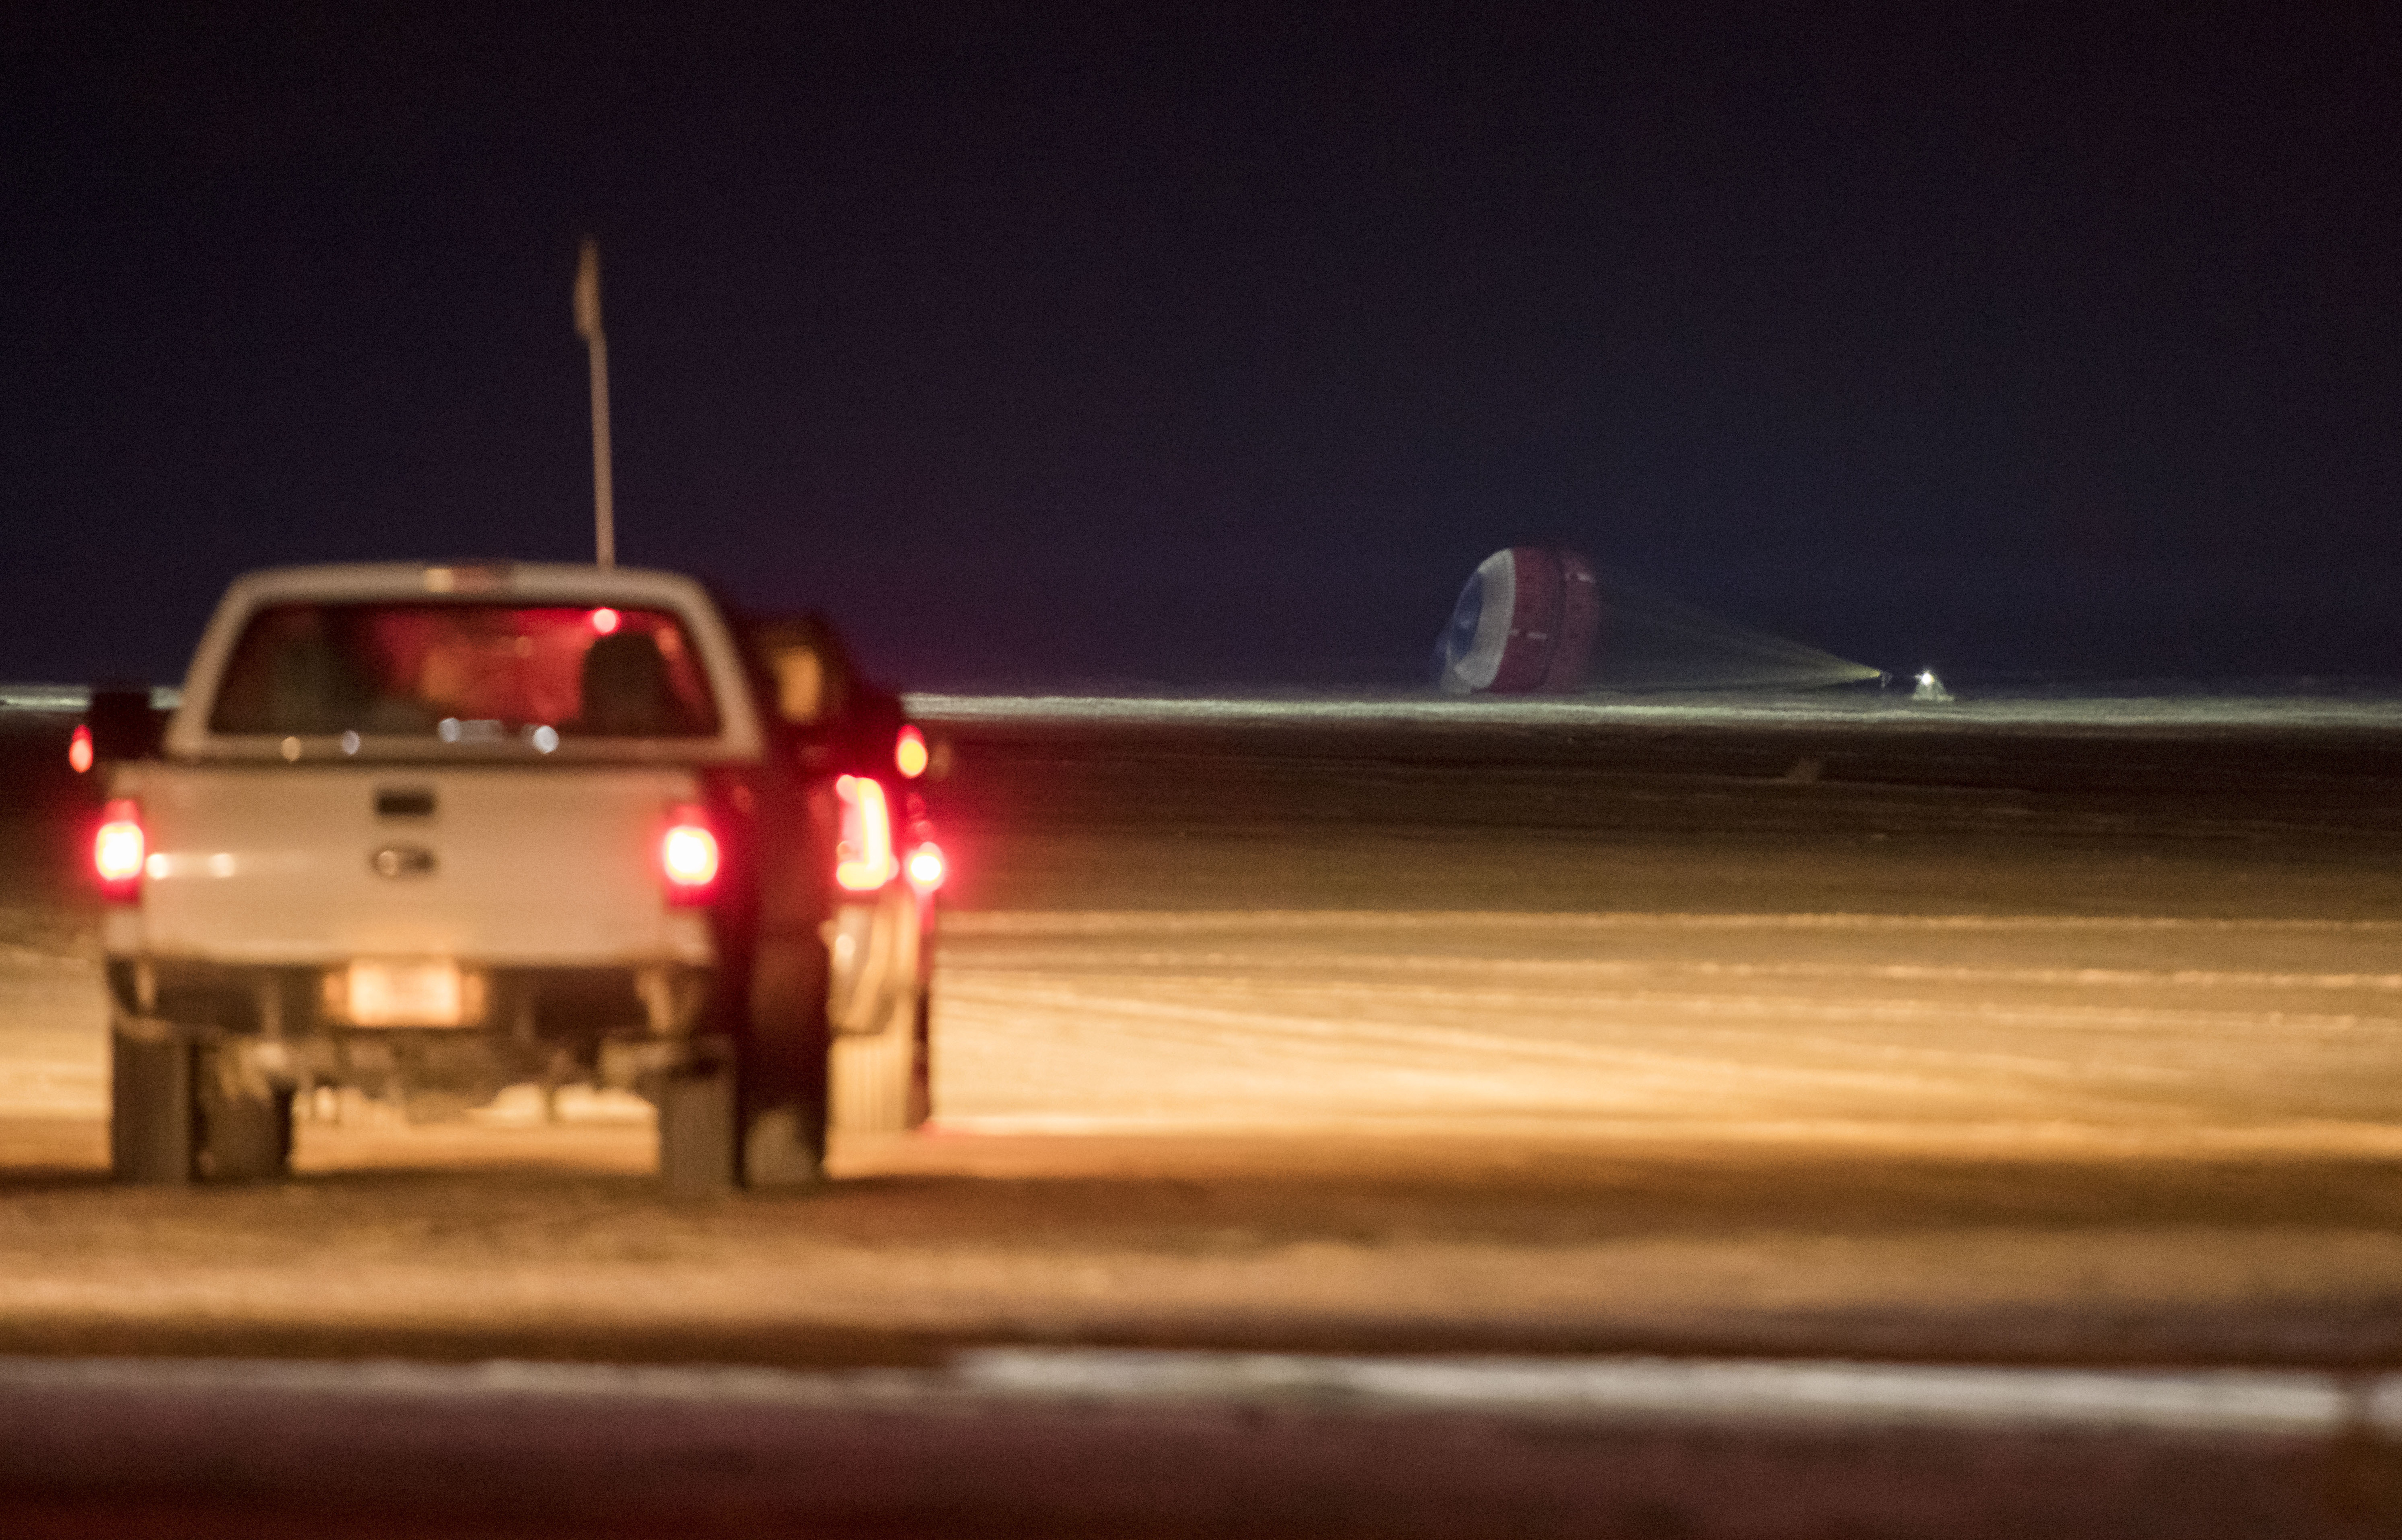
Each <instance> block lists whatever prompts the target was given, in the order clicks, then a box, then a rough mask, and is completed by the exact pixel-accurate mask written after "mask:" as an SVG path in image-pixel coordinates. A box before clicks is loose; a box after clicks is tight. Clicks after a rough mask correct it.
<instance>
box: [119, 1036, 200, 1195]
mask: <svg viewBox="0 0 2402 1540" xmlns="http://www.w3.org/2000/svg"><path fill="white" fill-rule="evenodd" d="M108 1037H109V1071H110V1073H109V1080H108V1167H109V1172H110V1174H111V1175H112V1176H115V1177H116V1178H117V1180H118V1181H120V1182H134V1183H145V1184H163V1185H171V1186H180V1185H182V1184H184V1183H186V1182H188V1181H190V1180H191V1179H192V1178H193V1176H195V1175H197V1172H196V1169H195V1162H194V1159H193V1157H194V1155H195V1154H196V1152H197V1151H196V1149H195V1145H196V1142H197V1141H196V1139H195V1137H194V1135H195V1134H196V1132H197V1126H196V1125H197V1123H198V1119H197V1118H196V1116H195V1111H196V1108H195V1107H194V1105H193V1104H194V1100H195V1098H194V1093H193V1080H194V1075H193V1067H194V1066H193V1060H194V1057H195V1050H194V1048H193V1046H192V1043H191V1042H190V1040H189V1039H187V1038H182V1037H178V1036H172V1035H171V1036H165V1037H158V1038H152V1037H137V1036H133V1035H131V1034H129V1033H126V1032H123V1031H113V1032H111V1033H110V1034H109V1035H108Z"/></svg>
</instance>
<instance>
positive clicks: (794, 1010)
mask: <svg viewBox="0 0 2402 1540" xmlns="http://www.w3.org/2000/svg"><path fill="white" fill-rule="evenodd" d="M826 977H827V965H826V949H825V942H823V941H822V940H821V939H820V938H819V937H818V936H816V935H814V934H802V935H794V936H767V937H763V938H762V939H761V941H760V942H759V946H758V950H757V952H756V953H755V955H754V956H753V958H752V969H751V989H750V1011H749V1020H748V1022H746V1023H745V1025H746V1027H747V1028H748V1030H746V1031H745V1032H744V1033H743V1034H742V1035H741V1037H740V1038H739V1039H738V1048H739V1052H738V1055H737V1061H736V1062H737V1065H738V1066H739V1071H738V1074H737V1076H736V1091H737V1097H736V1100H737V1104H738V1106H739V1108H740V1111H741V1140H742V1159H741V1169H742V1185H743V1186H745V1187H749V1188H772V1187H802V1186H807V1185H808V1184H809V1183H812V1182H815V1181H817V1180H819V1179H820V1178H821V1176H824V1174H825V1152H826V1123H827V1114H828V1112H829V1110H830V1107H829V1102H830V1092H831V1087H830V1086H829V1084H828V1079H829V1072H830V1067H831V1066H830V1065H829V1063H828V1061H829V1059H830V1058H831V1056H832V1047H833V1045H832V1042H831V1040H830V1039H831V1038H832V1033H831V1031H830V1029H829V1028H828V1026H827V1024H826Z"/></svg>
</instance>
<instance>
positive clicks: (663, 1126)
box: [659, 1065, 742, 1197]
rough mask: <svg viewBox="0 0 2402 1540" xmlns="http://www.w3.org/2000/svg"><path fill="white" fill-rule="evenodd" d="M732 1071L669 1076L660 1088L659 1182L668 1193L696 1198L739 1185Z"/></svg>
mask: <svg viewBox="0 0 2402 1540" xmlns="http://www.w3.org/2000/svg"><path fill="white" fill-rule="evenodd" d="M734 1121H735V1088H734V1071H733V1068H732V1066H725V1065H714V1066H695V1067H692V1068H685V1069H678V1070H674V1071H671V1072H670V1073H669V1074H668V1075H667V1076H666V1077H665V1078H664V1079H662V1080H661V1081H660V1084H659V1177H660V1179H661V1180H662V1181H663V1182H665V1184H666V1185H667V1189H668V1190H669V1191H670V1192H673V1193H678V1194H680V1195H683V1196H686V1197H700V1196H706V1195H708V1194H710V1193H715V1192H731V1191H733V1190H734V1189H735V1188H736V1187H738V1186H739V1184H740V1181H741V1176H742V1173H741V1165H740V1162H739V1161H738V1160H737V1159H736V1155H737V1153H738V1141H737V1140H736V1138H735V1131H734Z"/></svg>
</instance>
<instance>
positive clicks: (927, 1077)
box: [906, 982, 934, 1134]
mask: <svg viewBox="0 0 2402 1540" xmlns="http://www.w3.org/2000/svg"><path fill="white" fill-rule="evenodd" d="M915 1036H916V1038H917V1052H915V1053H913V1054H912V1055H911V1057H910V1063H909V1112H908V1121H907V1124H906V1126H907V1128H908V1129H909V1131H910V1132H911V1133H912V1134H914V1133H916V1132H917V1131H918V1130H919V1129H921V1128H923V1127H925V1126H926V1123H927V1121H929V1120H930V1119H932V1117H933V1115H934V986H933V984H932V983H931V982H929V983H924V984H921V985H920V986H919V987H918V1020H917V1023H916V1025H915Z"/></svg>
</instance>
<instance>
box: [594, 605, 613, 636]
mask: <svg viewBox="0 0 2402 1540" xmlns="http://www.w3.org/2000/svg"><path fill="white" fill-rule="evenodd" d="M618 619H619V617H618V614H617V612H616V611H614V610H607V609H602V610H595V611H593V612H592V629H594V630H596V631H598V632H600V633H601V635H602V636H604V637H605V636H607V635H608V634H609V633H610V632H612V631H614V630H615V629H616V628H617V621H618Z"/></svg>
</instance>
